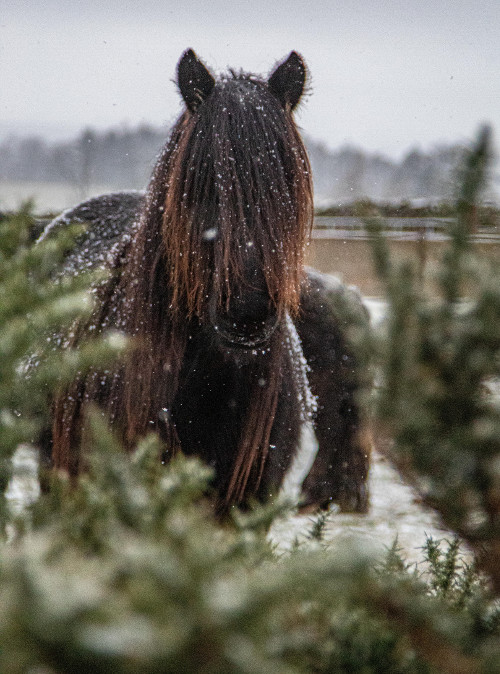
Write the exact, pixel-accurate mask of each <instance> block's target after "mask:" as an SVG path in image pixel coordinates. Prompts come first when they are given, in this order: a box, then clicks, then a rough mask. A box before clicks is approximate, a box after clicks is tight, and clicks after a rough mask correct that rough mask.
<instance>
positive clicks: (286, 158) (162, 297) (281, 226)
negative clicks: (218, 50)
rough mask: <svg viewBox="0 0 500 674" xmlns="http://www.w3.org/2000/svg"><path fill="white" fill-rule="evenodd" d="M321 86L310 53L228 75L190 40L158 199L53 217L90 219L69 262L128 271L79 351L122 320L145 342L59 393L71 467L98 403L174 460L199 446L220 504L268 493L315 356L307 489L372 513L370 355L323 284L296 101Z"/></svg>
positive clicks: (291, 446)
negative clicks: (314, 81) (365, 415)
mask: <svg viewBox="0 0 500 674" xmlns="http://www.w3.org/2000/svg"><path fill="white" fill-rule="evenodd" d="M305 80H306V68H305V65H304V63H303V61H302V59H301V57H300V56H299V55H298V54H296V53H295V52H292V53H291V54H290V56H289V57H288V59H287V60H286V61H284V62H283V63H282V64H280V65H279V66H278V67H277V68H276V69H275V70H274V72H273V73H272V74H271V76H270V77H269V78H268V79H267V80H264V79H261V78H257V77H255V76H252V75H244V74H238V73H234V72H233V73H231V74H230V75H229V76H225V77H222V78H220V79H219V80H217V81H215V79H214V77H213V76H212V74H211V73H210V72H209V71H208V70H207V68H206V67H205V66H204V65H203V64H202V63H201V61H200V60H199V59H198V58H197V57H196V55H195V54H194V52H193V51H192V50H188V51H187V52H186V53H185V54H184V55H183V57H182V58H181V60H180V62H179V64H178V86H179V90H180V93H181V95H182V97H183V99H184V102H185V104H186V109H185V111H184V112H183V113H182V115H181V116H180V118H179V120H178V121H177V123H176V124H175V126H174V128H173V130H172V133H171V136H170V139H169V141H168V143H167V145H166V147H165V148H164V150H163V152H162V154H161V156H160V158H159V160H158V163H157V165H156V168H155V171H154V173H153V177H152V179H151V182H150V185H149V187H148V190H147V193H146V195H145V197H143V196H142V195H140V194H124V195H114V196H111V197H100V198H98V199H96V200H91V201H89V202H86V203H85V204H82V205H80V206H79V207H76V209H73V210H72V211H70V212H69V213H66V214H64V216H63V217H62V218H59V219H57V220H56V221H54V222H53V223H52V224H51V225H49V226H48V228H47V232H46V233H45V234H44V235H43V236H46V235H48V234H49V233H50V232H51V231H55V230H57V228H58V226H61V225H62V224H65V223H67V222H70V221H75V220H76V221H84V222H86V223H87V224H88V225H89V226H88V228H87V231H86V233H85V235H84V237H83V239H82V240H80V242H79V243H78V245H77V247H76V249H75V251H74V252H73V253H72V254H71V255H70V257H69V258H68V260H67V262H66V268H67V270H70V271H72V272H77V271H78V269H80V268H82V267H83V268H85V267H88V266H90V267H93V266H96V265H97V264H99V263H101V264H102V263H104V265H105V266H106V267H107V268H108V269H110V271H111V274H110V277H109V279H108V280H107V281H106V282H104V283H102V284H101V285H99V286H98V287H97V288H96V289H95V294H96V305H95V310H94V313H93V315H92V316H91V318H90V319H89V320H87V321H81V322H80V323H79V324H78V325H76V326H74V328H73V330H72V332H71V335H70V336H69V338H68V339H67V344H68V346H75V345H77V344H78V343H79V342H80V340H81V339H83V338H86V339H88V338H89V337H92V336H93V335H99V334H102V333H103V332H105V331H107V330H110V329H114V330H119V331H122V332H123V333H125V334H126V335H128V336H129V337H130V338H131V348H130V349H129V350H128V351H127V353H126V354H125V355H124V357H123V358H122V359H121V360H120V361H119V362H118V363H117V364H116V365H115V366H114V367H113V368H112V369H110V370H106V371H105V372H102V371H99V370H91V371H90V372H88V373H86V374H85V375H82V376H80V377H78V378H77V379H76V380H75V381H74V382H73V384H71V385H70V386H69V387H66V388H65V389H64V390H63V391H60V393H59V395H58V396H57V397H56V399H55V401H54V405H53V426H52V431H51V438H50V441H49V444H50V453H51V461H52V464H53V465H54V466H55V467H56V468H58V469H63V470H66V471H68V472H69V473H70V474H71V475H77V474H78V473H79V472H80V471H81V470H82V469H85V451H86V448H87V444H88V443H87V441H86V436H85V432H84V430H85V410H86V409H87V407H88V406H89V405H90V404H98V405H99V406H100V407H101V408H102V409H103V410H105V411H106V413H107V415H108V417H109V419H110V423H111V425H112V427H113V428H114V429H115V431H116V433H117V434H118V435H119V436H120V438H121V440H122V441H123V443H124V446H125V447H126V448H127V449H128V450H131V449H132V448H133V447H134V445H135V444H136V442H137V440H138V439H140V438H141V437H143V436H144V435H145V434H147V433H148V432H150V431H156V432H158V433H159V435H160V437H161V438H162V440H163V444H164V451H163V459H164V460H166V459H168V458H169V457H171V456H172V455H173V454H175V453H176V452H177V451H180V450H182V452H184V453H185V454H196V455H199V456H201V457H202V458H203V459H204V460H205V461H206V462H207V463H208V464H209V465H211V466H213V468H214V474H215V478H214V486H215V488H216V491H217V493H218V495H219V509H221V510H224V509H227V508H228V507H230V506H231V505H232V504H234V503H242V502H244V501H246V500H247V499H248V497H249V496H251V495H254V496H257V497H258V498H266V497H267V496H268V495H269V494H270V493H273V490H275V489H276V488H278V487H279V486H280V484H281V483H282V480H283V476H284V473H285V471H286V470H287V468H288V467H289V464H290V462H291V459H292V457H293V455H294V453H295V451H296V448H297V446H298V443H299V438H300V430H301V426H302V424H303V422H304V421H305V420H306V419H307V416H308V414H310V413H311V410H310V409H309V408H308V406H307V404H306V402H307V398H308V393H309V390H308V384H307V382H306V381H305V373H306V366H305V364H304V362H303V360H302V356H303V355H305V357H306V359H307V360H308V362H309V366H310V373H309V377H310V385H311V388H312V391H313V393H315V394H316V395H319V405H318V410H317V418H316V433H317V435H318V440H319V453H318V458H317V460H316V463H315V465H314V466H313V469H312V471H311V473H310V476H309V478H308V479H307V480H306V483H305V489H306V500H307V501H309V502H311V503H312V502H314V503H316V504H318V505H325V504H327V503H328V502H329V501H330V500H337V501H339V502H341V503H342V504H343V505H344V506H345V507H347V508H354V509H358V510H362V509H364V508H365V506H366V487H365V481H366V474H367V468H368V463H367V461H368V459H367V454H366V451H365V448H364V446H362V444H361V442H360V440H359V432H358V431H359V426H360V421H359V413H358V409H357V406H356V403H355V399H354V397H355V391H356V387H357V383H356V377H355V372H354V363H353V360H352V356H351V354H350V353H349V350H348V349H347V347H346V344H345V339H344V338H343V336H342V331H341V328H340V325H339V321H338V320H337V319H336V317H335V316H333V315H332V313H331V311H330V310H329V308H328V303H327V294H328V293H327V290H326V287H325V285H324V283H323V282H322V280H321V279H320V278H319V277H317V276H314V275H310V276H309V280H307V279H306V275H305V272H304V267H303V256H304V246H305V244H306V243H307V240H308V236H309V233H310V229H311V225H312V217H313V199H312V182H311V174H310V166H309V162H308V158H307V154H306V151H305V148H304V145H303V143H302V140H301V138H300V135H299V133H298V131H297V128H296V126H295V123H294V121H293V114H292V112H293V109H294V108H295V106H296V105H297V103H298V102H299V100H300V97H301V95H302V92H303V90H304V86H305ZM96 241H97V242H98V244H97V245H96V244H95V242H96ZM89 242H93V244H92V245H89ZM89 250H90V251H91V253H89ZM297 330H298V333H299V335H300V337H301V339H302V347H301V346H300V342H298V338H297ZM297 344H298V346H297Z"/></svg>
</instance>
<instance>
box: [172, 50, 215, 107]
mask: <svg viewBox="0 0 500 674" xmlns="http://www.w3.org/2000/svg"><path fill="white" fill-rule="evenodd" d="M177 84H178V85H179V90H180V92H181V95H182V98H183V99H184V101H185V103H186V105H187V106H188V108H189V109H190V110H191V112H194V111H195V110H196V109H197V108H198V107H199V105H200V104H201V103H203V101H204V100H205V99H206V98H207V96H209V95H210V93H211V92H212V89H213V88H214V85H215V79H214V78H213V76H212V75H211V73H210V71H209V70H208V68H207V67H206V66H205V64H204V63H202V62H201V61H200V59H199V58H198V57H197V56H196V54H195V53H194V51H193V50H192V49H187V50H186V51H185V52H184V54H183V55H182V56H181V58H180V61H179V63H178V64H177Z"/></svg>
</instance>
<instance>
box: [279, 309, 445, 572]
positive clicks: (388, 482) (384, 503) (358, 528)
mask: <svg viewBox="0 0 500 674" xmlns="http://www.w3.org/2000/svg"><path fill="white" fill-rule="evenodd" d="M363 301H364V304H365V305H366V307H367V308H368V310H369V312H370V318H371V322H372V324H373V325H374V326H376V325H377V324H379V323H380V322H381V321H382V320H383V319H384V316H385V310H386V306H385V303H384V302H383V301H381V300H378V299H371V298H365V299H364V300H363ZM302 444H303V447H302V449H301V455H300V456H299V457H298V461H296V463H295V464H294V466H293V468H292V471H291V474H290V475H289V476H288V479H287V481H286V482H285V486H284V492H285V494H287V495H290V496H291V497H295V496H296V495H297V494H298V483H299V481H300V478H301V475H302V474H306V473H307V466H308V464H310V462H311V459H312V457H313V456H314V452H315V449H316V447H315V440H314V437H313V436H312V434H311V433H310V432H306V433H305V437H304V440H303V443H302ZM369 490H370V509H369V512H368V514H366V515H347V514H340V513H338V512H335V511H334V510H333V509H332V511H331V513H330V516H329V519H328V524H327V527H326V535H325V539H326V540H328V541H329V542H332V543H334V544H335V543H336V542H338V543H339V544H341V543H342V541H343V540H345V539H346V538H349V537H351V536H353V535H354V536H356V537H357V538H358V539H361V541H362V544H363V547H369V548H370V549H372V550H373V551H374V553H375V554H376V553H379V552H383V551H384V549H386V548H388V547H391V545H392V544H393V543H394V541H395V539H396V538H397V540H398V545H399V546H400V547H401V548H402V550H403V551H404V554H405V556H406V558H407V559H408V561H418V560H421V559H422V555H421V548H422V547H423V545H424V543H425V540H426V538H427V537H428V536H432V537H433V538H435V539H443V538H448V539H449V540H451V539H452V538H453V534H451V533H450V532H448V531H446V530H444V529H442V528H440V525H439V520H438V518H437V516H436V515H435V513H433V512H431V511H430V510H429V509H427V508H423V507H422V505H421V504H420V503H419V502H418V496H417V495H416V494H415V492H414V491H413V490H412V489H411V488H410V487H409V486H408V485H406V484H405V483H404V482H403V481H402V480H401V478H400V476H399V474H398V472H397V471H396V470H395V469H394V468H392V466H391V465H390V464H389V462H388V461H387V459H385V458H384V457H383V456H382V455H381V454H380V453H378V452H377V451H376V450H374V451H373V454H372V465H371V469H370V475H369ZM313 521H314V517H313V516H311V515H302V516H301V515H295V516H293V517H290V518H287V519H285V520H282V521H279V522H276V524H275V525H273V528H272V532H271V535H272V538H273V540H274V541H275V542H276V543H277V545H278V546H279V547H280V548H283V549H287V548H289V547H290V546H292V545H293V543H294V541H295V539H298V540H300V539H302V538H304V536H306V535H307V534H308V533H309V531H310V529H311V526H312V522H313Z"/></svg>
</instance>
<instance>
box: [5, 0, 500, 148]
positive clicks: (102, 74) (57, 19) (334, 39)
mask: <svg viewBox="0 0 500 674" xmlns="http://www.w3.org/2000/svg"><path fill="white" fill-rule="evenodd" d="M186 47H192V48H193V49H194V50H195V51H196V52H197V53H198V55H199V56H200V57H201V58H202V59H203V60H204V61H205V63H206V64H207V65H208V66H209V67H210V68H212V69H213V70H214V71H216V72H220V71H223V70H225V69H226V68H227V67H228V66H229V67H236V68H243V69H244V70H248V71H252V72H257V73H268V72H269V71H270V69H271V68H272V66H273V65H274V64H275V63H276V61H277V60H279V59H281V58H283V57H285V56H287V55H288V53H289V52H290V50H292V49H295V50H297V51H300V52H301V53H302V55H303V56H304V58H305V59H306V61H307V63H308V66H309V70H310V73H311V90H310V95H309V96H308V97H307V99H306V100H305V101H304V104H303V105H302V106H301V108H300V110H299V112H298V121H299V124H300V125H301V127H302V128H303V129H304V131H305V132H307V133H308V134H309V135H310V136H312V137H313V138H316V139H320V140H324V141H325V142H326V143H327V144H328V145H329V146H330V147H332V148H336V147H338V146H340V145H343V144H345V143H350V144H354V145H357V146H360V147H362V148H365V149H367V150H376V151H381V152H384V153H387V154H390V155H392V156H396V157H398V156H400V155H401V154H402V153H403V152H404V151H405V150H407V149H408V148H409V147H412V146H415V145H416V146H420V147H421V148H423V149H427V148H430V147H432V146H433V145H435V144H436V143H440V142H453V141H456V140H464V139H468V138H471V137H472V136H473V135H474V133H475V130H476V129H477V127H478V125H479V124H480V123H482V122H485V121H488V122H490V123H491V124H492V125H493V127H494V129H496V132H497V140H498V135H499V134H500V0H412V1H410V0H400V1H397V0H358V1H354V0H352V1H349V0H318V1H316V2H315V1H314V0H309V1H307V0H300V1H299V0H286V1H282V2H273V1H272V0H191V1H190V0H175V1H174V0H163V1H161V0H133V1H130V0H86V1H85V2H84V1H81V2H75V1H72V0H66V1H62V0H22V1H21V0H0V140H1V139H2V138H3V137H5V135H6V134H9V133H12V132H15V133H17V134H23V135H24V134H26V133H40V134H43V135H46V136H48V137H50V138H67V137H71V136H72V135H74V134H75V133H76V132H77V131H78V130H79V129H81V128H82V127H83V126H89V125H90V126H94V127H97V128H106V127H109V126H120V125H122V124H128V125H130V126H134V125H136V124H138V123H140V122H149V123H153V124H165V123H171V122H172V121H173V119H175V117H176V116H177V115H178V114H179V112H180V110H181V104H180V100H179V96H178V93H177V90H176V87H175V84H174V83H173V81H172V79H173V77H174V73H175V66H176V63H177V60H178V59H179V56H180V55H181V53H182V51H183V50H184V49H185V48H186Z"/></svg>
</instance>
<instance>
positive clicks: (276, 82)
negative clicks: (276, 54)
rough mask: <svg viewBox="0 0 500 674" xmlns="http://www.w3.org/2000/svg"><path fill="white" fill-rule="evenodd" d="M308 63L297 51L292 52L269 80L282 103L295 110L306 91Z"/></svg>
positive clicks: (268, 82)
mask: <svg viewBox="0 0 500 674" xmlns="http://www.w3.org/2000/svg"><path fill="white" fill-rule="evenodd" d="M305 83H306V64H305V63H304V59H303V58H302V56H301V55H300V54H297V52H296V51H292V52H290V56H289V57H288V58H287V60H286V61H283V63H280V65H279V66H277V68H276V69H275V70H274V72H273V73H272V75H271V76H270V77H269V80H268V81H267V85H268V87H269V89H270V90H271V91H272V92H273V94H274V95H275V96H276V97H277V98H278V99H279V101H280V102H281V105H282V106H283V107H286V106H287V104H288V105H290V109H291V110H293V109H294V107H295V106H296V105H297V103H298V102H299V101H300V97H301V96H302V93H303V91H304V86H305Z"/></svg>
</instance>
